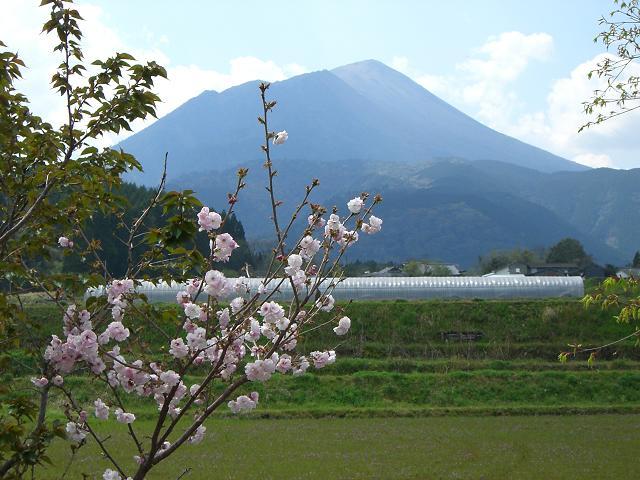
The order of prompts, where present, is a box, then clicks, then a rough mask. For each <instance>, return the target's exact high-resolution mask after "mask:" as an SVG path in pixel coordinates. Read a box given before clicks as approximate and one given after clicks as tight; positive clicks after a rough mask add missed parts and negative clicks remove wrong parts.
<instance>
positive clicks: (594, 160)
mask: <svg viewBox="0 0 640 480" xmlns="http://www.w3.org/2000/svg"><path fill="white" fill-rule="evenodd" d="M571 160H573V161H574V162H577V163H581V164H582V165H587V166H588V167H593V168H600V167H612V166H613V163H612V162H611V158H610V157H609V155H607V154H604V153H601V154H597V153H581V154H580V155H576V156H575V157H573V158H572V159H571Z"/></svg>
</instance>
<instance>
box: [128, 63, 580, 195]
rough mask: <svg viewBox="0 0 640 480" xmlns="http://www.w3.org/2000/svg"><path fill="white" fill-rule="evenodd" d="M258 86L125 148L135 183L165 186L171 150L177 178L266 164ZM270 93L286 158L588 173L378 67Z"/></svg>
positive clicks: (351, 69) (196, 101)
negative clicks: (132, 159)
mask: <svg viewBox="0 0 640 480" xmlns="http://www.w3.org/2000/svg"><path fill="white" fill-rule="evenodd" d="M257 85H258V82H257V81H255V82H249V83H246V84H243V85H239V86H237V87H233V88H230V89H228V90H225V91H224V92H221V93H217V92H213V91H208V92H204V93H202V94H201V95H199V96H198V97H196V98H193V99H191V100H190V101H188V102H187V103H185V104H184V105H182V106H181V107H179V108H178V109H176V110H174V111H173V112H171V113H170V114H168V115H166V116H165V117H163V118H161V119H159V120H158V121H156V122H155V123H154V124H152V125H151V126H149V127H148V128H146V129H144V130H143V131H141V132H139V133H137V134H135V135H133V136H131V137H130V138H128V139H126V140H125V141H123V142H122V143H121V144H120V146H121V147H122V148H124V149H125V150H127V151H128V152H130V153H132V154H134V155H135V156H136V157H137V158H138V160H139V161H140V162H141V163H142V165H143V167H144V169H145V172H144V173H143V174H135V175H133V176H131V177H129V180H134V181H137V182H139V183H144V184H147V185H153V184H155V183H157V182H158V181H159V178H160V169H161V165H162V159H163V158H164V153H165V152H169V171H168V175H169V178H172V177H173V178H175V177H176V176H178V175H179V174H180V173H184V172H187V171H189V172H197V171H201V170H203V169H205V170H210V169H223V168H227V167H229V166H236V165H240V164H242V163H245V162H247V161H250V160H255V159H258V158H260V149H259V145H260V143H261V137H260V128H259V125H258V124H257V123H256V118H257V116H258V114H260V112H261V106H260V100H259V96H258V88H257ZM269 95H270V98H273V99H276V100H277V101H278V106H277V107H276V109H275V110H274V112H273V114H272V115H271V122H270V127H271V128H272V130H275V131H278V130H283V129H286V130H287V131H288V132H289V134H290V140H289V142H288V143H287V144H286V145H285V146H283V147H282V148H281V149H279V152H278V153H279V155H280V157H281V158H295V159H300V160H303V161H307V160H323V161H346V160H349V159H360V160H375V161H383V162H405V163H406V162H419V161H424V160H429V159H435V158H440V157H459V158H465V159H467V160H482V159H488V160H499V161H503V162H507V163H513V164H517V165H522V166H526V167H529V168H534V169H537V170H540V171H561V170H573V171H575V170H584V169H586V168H585V167H582V166H580V165H578V164H575V163H573V162H570V161H568V160H565V159H562V158H560V157H557V156H555V155H553V154H551V153H549V152H546V151H544V150H541V149H539V148H536V147H533V146H530V145H527V144H525V143H522V142H520V141H518V140H515V139H513V138H511V137H508V136H506V135H503V134H501V133H498V132H496V131H494V130H491V129H490V128H488V127H486V126H484V125H482V124H481V123H479V122H477V121H475V120H473V119H472V118H471V117H469V116H467V115H465V114H463V113H462V112H460V111H458V110H456V109H455V108H453V107H452V106H451V105H449V104H447V103H446V102H444V101H442V100H440V99H439V98H437V97H436V96H434V95H432V94H431V93H430V92H428V91H427V90H426V89H424V88H423V87H421V86H420V85H418V84H417V83H415V82H414V81H413V80H411V79H410V78H408V77H406V76H405V75H402V74H401V73H399V72H397V71H395V70H393V69H391V68H389V67H387V66H385V65H383V64H381V63H380V62H376V61H373V60H369V61H365V62H359V63H355V64H351V65H346V66H344V67H340V68H337V69H335V70H333V71H327V70H322V71H317V72H312V73H308V74H304V75H299V76H296V77H293V78H290V79H288V80H284V81H281V82H275V83H273V84H272V87H271V89H270V91H269Z"/></svg>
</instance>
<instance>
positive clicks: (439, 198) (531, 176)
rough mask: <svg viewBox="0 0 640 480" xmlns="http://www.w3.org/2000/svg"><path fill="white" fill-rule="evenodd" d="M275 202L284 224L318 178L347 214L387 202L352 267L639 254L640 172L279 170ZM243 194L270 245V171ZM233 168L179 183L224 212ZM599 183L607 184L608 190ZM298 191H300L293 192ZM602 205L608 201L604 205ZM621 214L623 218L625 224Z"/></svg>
mask: <svg viewBox="0 0 640 480" xmlns="http://www.w3.org/2000/svg"><path fill="white" fill-rule="evenodd" d="M275 162H276V167H277V169H278V175H277V177H276V179H275V190H276V195H277V199H278V200H280V201H282V206H281V207H280V209H279V212H280V216H281V218H285V219H288V218H289V217H290V215H291V213H292V212H293V210H294V209H295V207H296V205H297V202H298V201H299V200H300V199H301V198H302V195H303V194H304V185H305V184H308V183H310V182H311V179H312V177H317V178H319V180H320V186H319V187H318V189H316V190H315V191H314V192H313V196H312V198H311V201H313V202H314V203H321V204H323V205H325V206H327V207H329V208H331V207H332V206H334V205H335V206H337V207H338V208H339V209H341V210H342V211H344V206H345V203H346V201H347V200H349V199H350V198H352V197H354V196H356V195H357V194H358V193H359V192H361V191H369V192H381V193H382V194H383V197H384V201H383V202H382V204H381V205H380V207H379V209H378V212H379V214H380V216H381V217H382V218H383V219H384V228H383V231H382V232H381V233H380V234H379V235H376V236H374V237H368V236H366V235H362V236H361V237H360V238H361V239H360V242H359V245H358V248H357V249H353V250H352V251H350V252H348V254H347V259H348V260H356V259H361V260H365V259H372V258H375V259H379V260H394V261H400V260H406V259H408V258H424V257H428V258H432V259H440V260H445V261H451V262H457V263H459V264H461V265H463V266H466V267H468V266H470V265H473V264H474V263H475V262H476V261H477V258H478V256H479V255H482V254H485V253H487V252H489V251H490V250H495V249H510V248H514V247H520V248H525V247H528V248H536V247H548V246H550V245H552V244H554V243H556V242H557V241H558V240H560V239H562V238H565V237H573V238H577V239H579V240H580V241H581V242H582V243H583V244H584V245H585V248H586V250H587V251H588V252H589V253H591V254H592V255H594V257H595V258H596V259H597V260H598V261H601V262H608V263H614V264H620V265H622V264H625V263H626V262H628V261H629V259H630V258H631V256H632V255H633V253H634V252H635V251H636V250H637V249H638V247H639V246H640V245H639V243H640V242H636V239H637V238H640V198H639V197H640V195H638V196H635V197H634V195H632V194H630V193H629V192H632V191H633V187H632V185H633V184H634V183H635V184H638V183H637V182H640V169H637V170H631V171H617V170H610V169H598V170H591V171H587V172H553V173H544V172H538V171H535V170H531V169H527V168H523V167H519V166H516V165H511V164H508V163H504V162H496V161H483V160H479V161H468V160H461V159H440V160H437V161H426V162H419V163H411V164H401V163H395V164H389V163H376V162H367V161H351V162H349V164H348V171H347V169H346V168H345V165H344V162H315V161H311V162H310V161H302V160H280V159H278V160H276V161H275ZM247 166H248V167H249V175H248V177H247V179H246V183H247V187H246V188H245V189H244V190H243V191H242V192H241V194H240V201H239V202H238V203H237V204H236V205H235V209H236V212H237V214H238V217H239V218H240V219H241V220H242V222H243V224H244V225H245V227H246V230H247V236H248V238H253V239H266V238H271V237H272V232H271V229H272V227H271V225H270V223H269V218H270V215H271V207H270V205H269V203H268V201H267V193H266V192H265V191H264V184H265V181H266V171H265V170H264V168H263V167H262V165H261V163H260V162H258V161H256V162H249V163H248V164H247ZM235 174H236V171H235V169H234V168H229V169H227V170H223V171H209V172H207V171H204V172H200V174H199V175H198V176H189V175H185V176H183V177H181V178H178V179H176V180H173V181H172V182H171V183H170V185H169V187H171V188H186V187H189V188H192V189H194V190H195V191H196V192H197V194H198V196H199V198H200V199H201V200H202V201H203V202H205V203H206V204H209V205H222V206H224V205H225V202H226V198H227V192H228V191H229V190H231V188H232V187H233V185H234V184H235ZM598 177H609V178H608V180H607V182H606V183H601V182H599V181H598V180H597V178H598ZM291 185H294V186H295V187H294V188H291ZM605 199H606V200H605ZM615 212H621V213H622V215H619V214H617V213H615Z"/></svg>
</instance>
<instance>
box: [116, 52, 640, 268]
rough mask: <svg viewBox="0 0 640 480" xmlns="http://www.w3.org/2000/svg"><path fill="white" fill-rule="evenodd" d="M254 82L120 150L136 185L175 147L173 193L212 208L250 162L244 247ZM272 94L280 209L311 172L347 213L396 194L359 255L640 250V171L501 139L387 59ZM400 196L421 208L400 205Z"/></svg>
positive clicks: (258, 220)
mask: <svg viewBox="0 0 640 480" xmlns="http://www.w3.org/2000/svg"><path fill="white" fill-rule="evenodd" d="M258 84H259V81H252V82H247V83H244V84H242V85H238V86H235V87H232V88H229V89H227V90H224V91H222V92H215V91H205V92H203V93H202V94H201V95H199V96H197V97H195V98H193V99H191V100H190V101H188V102H186V103H185V104H183V105H182V106H180V107H179V108H177V109H176V110H174V111H173V112H171V113H170V114H168V115H167V116H165V117H163V118H162V119H160V120H158V121H157V122H156V123H154V124H153V125H151V126H149V127H148V128H147V129H145V130H143V131H142V132H139V133H138V134H136V135H134V136H132V137H130V138H129V139H127V140H125V141H124V142H122V144H121V146H122V148H124V149H125V150H126V151H128V152H130V153H133V154H134V155H136V157H137V158H138V160H139V161H141V163H142V165H143V166H144V168H145V170H146V171H145V173H144V174H143V175H141V176H137V177H136V176H133V177H130V178H128V179H129V180H134V181H137V182H138V183H145V184H148V185H151V184H156V183H157V182H158V180H159V178H160V169H161V160H162V159H163V157H164V152H165V151H169V169H168V181H169V186H170V187H172V188H173V187H175V188H190V189H193V190H195V191H196V192H197V194H198V195H199V196H200V197H201V200H203V201H204V202H205V203H207V204H209V205H210V206H212V207H215V206H217V205H225V204H226V203H225V202H226V192H227V191H228V190H229V189H230V188H231V185H233V184H235V171H236V169H237V167H238V166H250V178H249V179H248V180H249V183H250V186H249V187H248V188H247V189H246V190H245V191H243V192H242V195H241V199H240V202H239V203H238V205H237V209H238V210H237V211H238V215H239V218H240V219H241V221H242V222H243V225H244V226H245V228H246V231H247V235H248V238H253V239H262V238H264V237H265V236H266V235H268V233H269V231H268V230H267V229H266V228H265V225H266V224H267V223H268V218H269V216H270V213H269V211H268V210H269V209H268V208H266V207H265V208H263V207H264V205H265V200H266V199H265V197H264V190H263V188H262V185H263V184H262V183H260V180H263V179H262V178H260V180H258V184H257V185H258V186H254V178H255V174H256V172H260V170H261V164H262V162H263V161H264V160H263V158H262V152H261V150H260V145H261V143H263V142H264V138H263V137H262V135H263V132H262V129H261V128H260V125H258V122H257V116H258V115H259V114H260V113H261V103H260V98H259V95H258V88H257V87H258ZM269 98H271V99H275V100H277V101H278V104H277V106H276V108H275V110H274V111H273V112H272V113H271V114H270V117H269V126H270V129H271V130H272V131H280V130H285V129H286V130H287V131H288V132H289V140H288V141H287V142H286V143H285V144H284V145H280V146H278V147H277V148H275V149H274V150H273V152H272V157H273V161H274V165H275V166H276V168H277V169H278V170H279V175H278V179H277V183H279V182H282V183H281V184H280V185H282V186H283V187H284V188H282V190H281V191H280V195H281V196H282V198H280V199H281V200H283V202H284V205H283V207H282V211H283V214H286V213H287V212H288V211H289V210H292V205H293V202H294V201H295V200H296V199H297V197H296V196H295V195H294V193H295V190H296V187H295V186H299V190H300V192H299V193H300V194H302V192H303V190H304V185H305V184H308V183H309V182H310V180H311V178H312V177H318V178H320V180H321V184H322V185H321V193H320V194H319V196H318V198H316V199H314V200H313V201H314V202H317V203H324V202H329V203H331V204H333V203H332V202H335V204H337V205H338V206H339V207H341V208H342V207H343V206H344V202H346V201H347V200H348V199H350V198H352V197H353V196H355V195H357V194H359V193H360V192H361V191H363V190H368V191H375V192H377V191H379V192H381V193H382V194H383V195H384V196H385V197H386V198H387V202H383V204H382V206H381V209H380V213H381V215H383V216H385V215H387V217H388V218H389V220H385V229H383V233H382V234H381V235H380V236H379V238H378V239H377V242H370V241H369V239H367V238H363V239H362V241H361V243H362V245H361V249H358V250H354V252H355V251H360V252H361V253H360V254H357V255H359V258H360V259H367V258H377V259H379V260H385V259H392V260H399V259H401V258H399V256H400V257H403V258H411V257H416V256H423V255H424V254H428V255H430V256H436V257H438V258H440V259H442V260H447V261H453V262H458V263H461V264H463V265H469V264H470V263H473V262H474V260H475V259H477V256H478V255H482V254H485V253H487V252H486V249H495V248H513V247H522V248H524V247H539V246H549V245H551V244H553V243H555V242H556V241H557V240H559V239H560V238H562V237H563V236H575V237H576V238H578V239H580V240H581V241H583V243H584V244H585V246H586V247H587V249H588V250H589V251H590V252H591V253H593V254H594V255H595V257H596V259H598V260H599V261H602V262H610V263H619V264H621V263H625V262H626V261H627V260H626V259H627V258H630V257H631V255H632V254H633V253H634V252H635V250H637V247H636V240H635V239H636V238H638V237H640V227H637V228H636V227H635V226H634V225H640V214H639V213H637V212H640V198H636V197H637V196H634V194H633V191H634V190H633V189H634V185H637V183H636V182H638V181H640V170H639V171H637V172H636V171H632V172H630V173H628V174H626V173H615V172H610V171H608V170H600V169H589V168H587V167H584V166H580V165H578V164H575V163H573V162H570V161H568V160H566V159H562V158H560V157H558V156H556V155H553V154H551V153H549V152H545V151H543V150H541V149H539V148H537V147H533V146H530V145H527V144H525V143H523V142H520V141H519V140H516V139H514V138H511V137H508V136H506V135H503V134H501V133H499V132H495V131H493V130H491V129H490V128H489V127H486V126H484V125H482V124H481V123H479V122H477V121H476V120H474V119H473V118H471V117H469V116H467V115H465V114H464V113H462V112H460V111H458V110H457V109H455V108H454V107H452V106H450V105H449V104H447V103H446V102H444V101H443V100H441V99H439V98H438V97H437V96H435V95H433V94H432V93H430V92H428V91H427V90H425V89H424V88H423V87H422V86H420V85H419V84H417V83H416V82H414V81H413V80H411V79H410V78H408V77H406V76H405V75H403V74H401V73H400V72H396V71H395V70H393V69H391V68H389V67H387V66H386V65H384V64H381V63H380V62H377V61H365V62H357V63H355V64H350V65H346V66H342V67H338V68H336V69H333V70H319V71H317V72H310V73H306V74H303V75H299V76H296V77H292V78H290V79H287V80H284V81H280V82H274V83H272V84H271V87H270V89H269ZM291 186H293V188H292V187H291ZM327 186H328V187H329V188H328V189H327ZM403 195H404V196H405V197H406V198H411V199H413V201H414V202H419V203H421V205H409V207H410V208H406V209H404V210H403V208H401V207H402V206H406V202H404V201H403V199H402V197H403ZM629 199H631V201H629ZM429 202H431V203H432V205H431V206H429ZM634 209H635V210H634ZM617 212H624V214H625V218H622V219H621V218H620V216H619V215H617ZM540 219H542V220H540ZM394 225H395V227H394ZM394 229H395V230H398V232H400V233H398V232H394ZM385 232H386V233H385ZM390 232H391V233H390ZM393 233H396V234H397V235H400V237H401V238H402V245H403V247H402V248H401V249H400V250H398V249H397V248H395V246H396V243H394V238H393ZM363 237H366V236H363ZM350 255H351V254H350Z"/></svg>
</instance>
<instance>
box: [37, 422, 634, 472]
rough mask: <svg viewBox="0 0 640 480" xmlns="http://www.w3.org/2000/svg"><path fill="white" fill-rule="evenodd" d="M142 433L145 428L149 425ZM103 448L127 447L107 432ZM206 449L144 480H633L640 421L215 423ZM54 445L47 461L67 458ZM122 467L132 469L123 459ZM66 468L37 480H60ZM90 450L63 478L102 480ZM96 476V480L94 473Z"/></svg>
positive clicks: (188, 450)
mask: <svg viewBox="0 0 640 480" xmlns="http://www.w3.org/2000/svg"><path fill="white" fill-rule="evenodd" d="M144 426H145V427H150V425H148V423H145V424H144ZM109 429H110V430H109V431H103V433H104V434H105V435H106V434H110V435H111V439H110V440H109V442H112V443H113V444H117V443H118V442H124V441H125V440H126V439H125V436H126V433H125V428H123V426H122V425H114V424H112V423H111V424H109ZM207 431H208V434H207V436H206V439H205V440H204V441H203V443H201V444H199V445H195V446H187V447H185V448H184V449H182V450H181V451H179V453H178V454H177V455H176V456H175V457H172V459H171V460H169V461H167V462H166V463H164V464H160V465H159V466H158V469H157V470H155V471H153V472H152V473H151V474H150V475H149V476H148V478H150V479H158V480H160V479H176V478H178V477H179V476H180V475H181V474H183V473H184V472H185V469H184V468H183V466H184V465H188V466H189V467H190V470H189V471H187V472H186V473H184V476H183V477H182V478H185V479H193V480H209V479H211V480H213V479H221V480H222V479H229V480H235V479H246V480H253V479H255V480H265V479H274V480H275V479H278V480H285V479H286V480H289V479H291V480H293V479H309V480H315V479H318V480H320V479H328V478H333V479H398V480H400V479H416V480H417V479H508V478H510V479H523V480H524V479H532V480H534V479H535V480H538V479H564V480H567V479H579V478H598V479H609V478H611V479H613V478H617V479H621V478H636V477H635V474H634V473H633V472H634V470H635V468H636V467H635V459H637V452H638V448H640V416H638V415H565V416H490V417H474V416H462V417H440V418H434V417H431V418H429V417H427V418H394V417H391V418H316V419H300V418H297V419H282V420H273V419H269V420H264V419H263V420H256V419H215V420H212V421H210V422H208V424H207ZM67 450H68V446H67V445H65V443H64V442H57V443H56V444H54V446H53V448H52V450H51V456H52V457H53V458H64V456H65V454H66V455H67V456H68V452H67ZM117 453H118V456H119V457H120V458H121V459H122V460H124V461H123V464H124V465H127V466H129V467H133V460H132V459H131V458H130V455H129V453H128V452H127V451H125V450H124V449H122V450H119V451H117ZM64 467H65V466H64V465H62V464H60V465H58V464H56V465H53V466H51V467H46V468H42V469H40V470H39V471H38V473H37V475H36V478H42V479H51V480H53V479H58V478H60V475H61V473H62V471H63V470H64ZM108 467H109V464H108V463H107V461H106V460H104V459H102V458H101V456H100V454H99V452H98V449H97V448H96V446H95V445H92V444H89V445H87V447H85V448H84V449H81V450H80V452H79V453H78V454H77V459H76V461H75V462H74V464H73V465H72V467H71V469H70V470H69V472H68V473H67V478H72V479H75V478H83V477H82V474H83V473H89V475H88V478H91V479H93V478H96V479H98V478H101V476H100V475H99V474H98V473H97V472H102V471H103V470H104V469H105V468H108ZM91 472H93V473H91Z"/></svg>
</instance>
